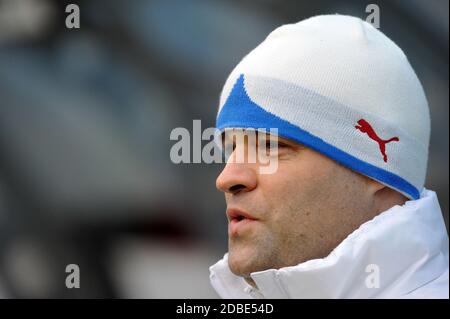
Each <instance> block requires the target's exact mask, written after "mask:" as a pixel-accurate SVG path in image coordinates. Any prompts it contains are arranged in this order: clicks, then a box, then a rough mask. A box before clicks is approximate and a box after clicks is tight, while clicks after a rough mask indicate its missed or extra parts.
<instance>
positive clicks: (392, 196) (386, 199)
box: [368, 178, 408, 213]
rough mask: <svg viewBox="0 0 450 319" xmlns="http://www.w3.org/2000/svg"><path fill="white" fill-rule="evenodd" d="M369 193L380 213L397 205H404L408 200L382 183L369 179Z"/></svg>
mask: <svg viewBox="0 0 450 319" xmlns="http://www.w3.org/2000/svg"><path fill="white" fill-rule="evenodd" d="M368 187H369V191H370V192H371V193H372V195H373V199H374V203H375V207H377V211H378V213H381V212H383V211H386V210H388V209H389V208H391V207H393V206H395V205H403V204H404V203H405V202H406V201H407V200H408V198H407V197H406V196H404V195H403V194H401V193H399V192H398V191H396V190H395V189H392V188H390V187H388V186H386V185H383V184H381V183H380V182H378V181H376V180H373V179H371V178H369V181H368Z"/></svg>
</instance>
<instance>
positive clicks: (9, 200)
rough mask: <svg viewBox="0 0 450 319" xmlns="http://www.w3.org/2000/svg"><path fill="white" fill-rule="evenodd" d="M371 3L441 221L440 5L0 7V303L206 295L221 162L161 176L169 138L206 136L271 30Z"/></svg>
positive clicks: (206, 0)
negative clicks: (419, 89) (427, 119)
mask: <svg viewBox="0 0 450 319" xmlns="http://www.w3.org/2000/svg"><path fill="white" fill-rule="evenodd" d="M69 3H77V4H78V5H79V6H80V9H81V28H80V29H72V30H69V29H67V28H65V22H64V21H65V18H66V13H65V7H66V5H67V4H69ZM369 3H376V4H378V6H379V7H380V10H381V19H380V26H381V28H380V29H381V31H382V32H384V33H385V34H387V35H388V36H389V37H390V38H392V39H393V40H394V41H395V42H396V43H397V44H398V45H399V46H400V47H401V48H402V49H403V50H404V51H405V53H406V54H407V56H408V58H409V60H410V62H411V64H412V65H413V67H414V69H415V70H416V73H417V74H418V76H419V78H420V80H421V82H422V84H423V85H424V88H425V91H426V94H427V97H428V101H429V104H430V108H431V118H432V135H431V147H430V157H429V164H428V175H427V181H426V184H425V185H426V187H427V188H429V189H432V190H434V191H436V192H437V194H438V197H439V199H440V204H441V207H442V210H443V212H444V216H445V218H446V221H447V223H448V211H449V195H448V194H449V186H448V180H449V170H448V168H449V165H448V164H449V157H448V156H449V131H448V130H449V114H448V113H449V94H448V92H449V90H448V88H449V83H448V39H449V35H448V30H449V27H448V24H449V17H448V14H449V13H448V12H449V8H448V6H449V4H448V1H444V0H442V1H441V0H433V1H425V0H421V1H419V0H414V1H410V0H408V1H406V0H405V1H401V0H396V1H377V2H364V1H331V0H328V1H327V0H322V1H299V0H291V1H275V0H259V1H250V0H239V1H237V0H233V1H218V0H192V1H182V0H171V1H163V0H158V1H156V0H155V1H143V0H130V1H125V0H112V1H94V0H90V1H60V0H59V1H57V0H0V101H1V102H0V297H10V298H11V297H21V298H34V297H37V298H52V297H53V298H54V297H57V298H110V297H113V298H119V297H124V298H134V297H136V298H177V297H180V298H200V297H205V298H208V297H211V298H214V297H216V295H215V293H214V292H213V290H212V288H211V287H210V286H209V278H208V275H209V271H208V267H209V266H210V265H212V264H213V263H215V262H216V261H217V260H218V259H219V258H221V257H222V255H223V254H224V253H225V251H226V250H227V221H226V217H225V213H224V212H225V203H224V199H223V195H222V194H220V193H219V192H218V191H216V189H215V178H216V176H217V175H218V173H219V172H220V170H221V168H222V165H220V164H210V165H206V164H182V165H175V164H173V163H172V162H171V161H170V158H169V151H170V147H171V146H172V145H173V144H174V142H173V141H170V140H169V135H170V132H171V130H172V129H173V128H175V127H186V128H187V129H189V130H190V131H191V130H192V120H193V119H201V120H202V128H206V127H210V126H214V120H215V115H216V110H217V107H218V101H219V94H220V91H221V88H222V85H223V83H224V81H225V79H226V77H227V76H228V74H229V72H230V71H231V70H232V68H233V67H234V66H235V64H236V63H237V62H239V61H240V59H241V58H242V57H243V56H244V55H245V54H246V53H248V52H249V51H250V50H251V49H253V48H254V47H255V46H256V45H257V44H259V43H260V42H261V41H262V40H263V39H264V38H265V36H266V35H267V34H268V33H269V32H270V31H272V30H273V29H275V28H276V27H278V26H280V25H282V24H286V23H295V22H298V21H300V20H302V19H305V18H308V17H310V16H313V15H317V14H327V13H328V14H329V13H340V14H350V15H354V16H358V17H361V18H363V19H365V17H366V16H367V13H366V12H365V8H366V6H367V5H368V4H369ZM72 263H75V264H77V265H79V267H80V270H81V288H80V289H67V288H66V286H65V284H64V282H65V278H66V276H67V274H66V273H65V267H66V265H68V264H72Z"/></svg>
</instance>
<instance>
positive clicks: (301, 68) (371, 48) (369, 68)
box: [216, 15, 430, 199]
mask: <svg viewBox="0 0 450 319" xmlns="http://www.w3.org/2000/svg"><path fill="white" fill-rule="evenodd" d="M216 126H217V128H218V129H220V130H224V129H225V128H232V127H234V128H238V127H239V128H254V129H265V130H270V128H277V129H278V135H279V136H281V137H285V138H288V139H291V140H294V141H297V142H299V143H301V144H303V145H305V146H307V147H310V148H311V149H314V150H316V151H318V152H320V153H322V154H324V155H326V156H328V157H329V158H331V159H333V160H335V161H336V162H338V163H340V164H342V165H344V166H346V167H349V168H350V169H352V170H354V171H356V172H359V173H361V174H364V175H366V176H369V177H370V178H372V179H374V180H377V181H379V182H381V183H383V184H384V185H387V186H389V187H391V188H393V189H395V190H397V191H399V192H400V193H402V194H404V195H405V196H407V197H408V198H410V199H417V198H419V197H420V193H421V191H422V188H423V186H424V182H425V175H426V169H427V159H428V144H429V138H430V115H429V109H428V103H427V100H426V97H425V94H424V91H423V88H422V86H421V84H420V82H419V80H418V78H417V76H416V74H415V73H414V70H413V69H412V67H411V65H410V64H409V62H408V59H407V58H406V56H405V54H404V53H403V51H402V50H401V49H400V48H399V47H398V46H397V45H396V44H395V43H394V42H393V41H391V40H390V39H389V38H388V37H386V36H385V35H384V34H383V33H381V32H380V31H378V30H377V29H376V28H374V27H373V26H372V25H371V24H369V23H367V22H365V21H362V20H361V19H359V18H355V17H350V16H343V15H322V16H316V17H312V18H310V19H307V20H304V21H301V22H299V23H296V24H289V25H284V26H281V27H279V28H277V29H276V30H274V31H273V32H272V33H270V34H269V36H268V37H267V38H266V39H265V40H264V41H263V42H262V43H261V44H260V45H258V46H257V47H256V48H255V49H254V50H253V51H251V52H250V53H249V54H248V55H247V56H246V57H244V59H243V60H242V61H241V62H240V63H239V64H238V65H237V66H236V67H235V69H234V70H233V71H232V72H231V74H230V75H229V77H228V79H227V81H226V83H225V86H224V88H223V90H222V94H221V98H220V107H219V112H218V116H217V125H216Z"/></svg>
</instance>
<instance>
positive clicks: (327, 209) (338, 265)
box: [210, 15, 449, 298]
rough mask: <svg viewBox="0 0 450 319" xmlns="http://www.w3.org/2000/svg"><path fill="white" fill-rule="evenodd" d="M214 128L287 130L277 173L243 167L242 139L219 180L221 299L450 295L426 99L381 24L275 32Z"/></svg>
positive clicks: (245, 68)
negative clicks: (222, 202) (223, 209)
mask: <svg viewBox="0 0 450 319" xmlns="http://www.w3.org/2000/svg"><path fill="white" fill-rule="evenodd" d="M217 127H218V129H220V130H222V131H224V130H226V129H229V128H244V129H249V128H252V129H258V130H262V129H265V130H266V131H268V130H269V129H270V128H276V129H277V130H278V151H277V159H278V167H277V170H276V171H275V172H274V173H273V174H261V173H260V170H259V168H260V166H261V163H260V162H258V161H255V162H250V161H244V162H239V161H236V154H235V152H236V151H238V150H239V149H246V148H248V147H250V145H248V144H249V143H248V140H245V139H241V140H244V141H245V142H243V143H236V145H234V147H235V149H234V151H233V152H232V153H231V156H230V158H229V159H228V161H227V164H226V166H225V168H224V170H223V171H222V173H221V174H220V176H219V177H218V178H217V188H218V189H219V190H221V191H223V192H224V193H225V199H226V202H227V217H228V220H229V229H228V235H229V251H228V253H227V254H225V256H224V258H223V259H222V260H220V261H219V262H217V263H216V264H215V265H213V266H211V267H210V272H211V274H210V278H211V283H212V285H213V287H214V288H215V289H216V291H217V293H218V294H219V295H220V296H221V297H223V298H448V290H449V283H448V235H447V232H446V229H445V225H444V222H443V218H442V213H441V210H440V207H439V203H438V200H437V197H436V193H435V192H433V191H431V190H428V189H426V188H424V181H425V176H426V167H427V159H428V144H429V137H430V118H429V110H428V104H427V100H426V97H425V94H424V92H423V89H422V86H421V84H420V82H419V80H418V78H417V76H416V75H415V73H414V71H413V69H412V67H411V66H410V64H409V62H408V60H407V58H406V56H405V55H404V53H403V52H402V50H401V49H400V48H399V47H398V46H397V45H396V44H395V43H394V42H392V41H391V40H390V39H388V38H387V37H386V36H385V35H384V34H382V33H381V32H379V31H378V30H377V29H375V28H374V27H373V26H372V25H370V24H369V23H367V22H364V21H362V20H360V19H358V18H354V17H349V16H341V15H327V16H317V17H313V18H310V19H307V20H304V21H302V22H299V23H297V24H292V25H285V26H282V27H280V28H278V29H276V30H275V31H273V32H272V33H271V34H270V35H269V36H268V37H267V38H266V39H265V40H264V41H263V42H262V43H261V44H260V45H259V46H258V47H256V48H255V49H254V50H253V51H251V52H250V53H249V54H248V55H247V56H246V57H245V58H244V59H243V60H242V61H241V62H240V63H239V64H238V65H237V66H236V68H235V69H234V70H233V71H232V73H231V74H230V76H229V78H228V79H227V81H226V83H225V86H224V88H223V92H222V95H221V101H220V108H219V113H218V117H217ZM270 138H271V139H273V138H274V136H270ZM236 140H237V139H236ZM244 152H245V151H244Z"/></svg>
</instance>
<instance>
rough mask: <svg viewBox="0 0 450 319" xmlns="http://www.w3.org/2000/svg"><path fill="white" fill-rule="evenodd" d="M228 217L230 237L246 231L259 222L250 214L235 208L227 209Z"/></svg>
mask: <svg viewBox="0 0 450 319" xmlns="http://www.w3.org/2000/svg"><path fill="white" fill-rule="evenodd" d="M227 217H228V221H229V224H228V235H229V236H234V235H237V234H238V233H241V232H243V231H245V229H246V228H248V227H250V226H251V225H253V224H255V223H256V222H257V221H258V219H256V218H255V217H253V216H252V215H250V214H249V213H247V212H244V211H242V210H239V209H234V208H229V209H227Z"/></svg>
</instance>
